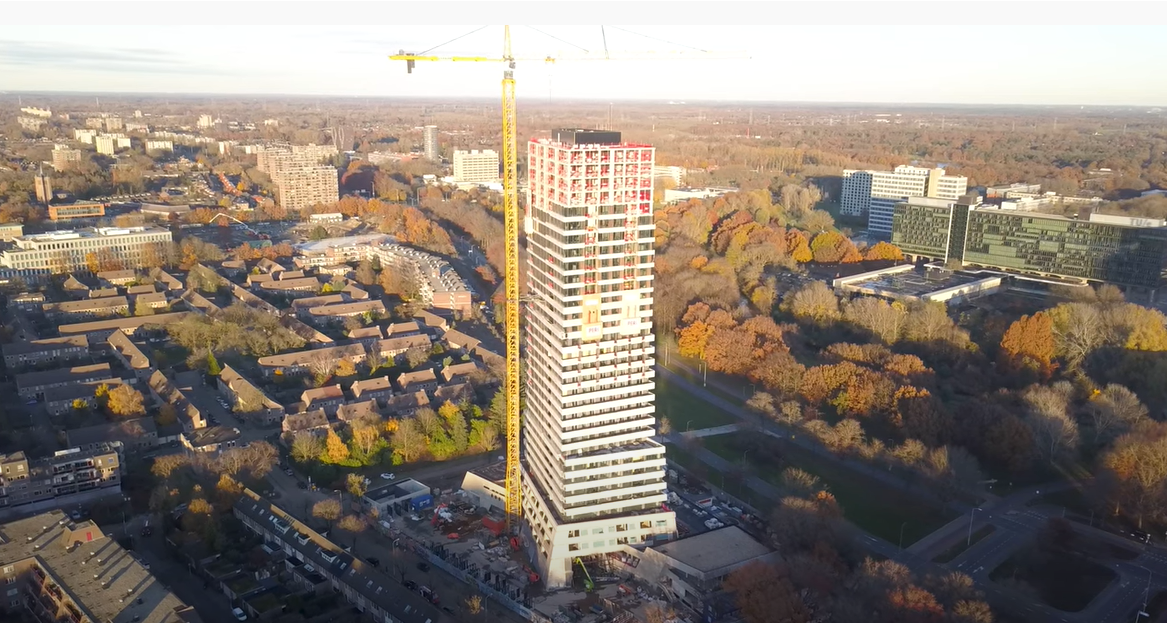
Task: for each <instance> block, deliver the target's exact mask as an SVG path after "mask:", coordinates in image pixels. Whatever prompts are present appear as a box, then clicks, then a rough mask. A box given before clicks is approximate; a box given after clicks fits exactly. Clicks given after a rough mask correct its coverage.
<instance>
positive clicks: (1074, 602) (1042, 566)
mask: <svg viewBox="0 0 1167 623" xmlns="http://www.w3.org/2000/svg"><path fill="white" fill-rule="evenodd" d="M1114 578H1115V574H1114V571H1112V570H1110V569H1109V568H1107V567H1106V566H1104V565H1100V564H1098V563H1096V562H1093V561H1090V560H1087V559H1086V558H1084V557H1082V556H1080V555H1077V554H1072V553H1069V552H1065V551H1051V552H1046V553H1045V554H1043V555H1042V556H1041V557H1036V556H1034V555H1033V554H1032V552H1029V551H1027V550H1024V549H1023V550H1021V551H1019V552H1017V553H1015V554H1013V555H1012V556H1010V557H1009V559H1008V560H1006V561H1005V562H1003V563H1001V564H1000V566H998V567H997V568H996V569H993V572H992V573H990V574H989V579H991V580H993V581H994V582H998V583H1000V582H1002V581H1005V583H1006V584H1008V583H1009V582H1011V581H1019V582H1024V583H1025V584H1027V585H1029V586H1030V587H1032V589H1033V590H1034V591H1036V593H1037V596H1038V597H1040V598H1041V600H1042V601H1043V602H1045V603H1046V604H1047V605H1048V606H1050V607H1051V608H1056V609H1058V610H1061V611H1062V612H1078V611H1080V610H1082V609H1083V608H1085V607H1086V606H1088V605H1090V602H1091V601H1092V600H1093V599H1094V598H1095V597H1096V596H1098V594H1099V593H1101V592H1102V591H1103V590H1104V589H1105V588H1106V587H1107V585H1109V584H1110V583H1111V582H1112V581H1113V580H1114Z"/></svg>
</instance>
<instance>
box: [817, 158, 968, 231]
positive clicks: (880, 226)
mask: <svg viewBox="0 0 1167 623" xmlns="http://www.w3.org/2000/svg"><path fill="white" fill-rule="evenodd" d="M967 190H968V178H966V177H963V176H956V175H945V173H944V169H927V168H922V167H913V166H907V165H901V166H898V167H896V168H895V170H894V171H856V170H851V169H848V170H845V171H843V194H842V196H841V197H840V208H839V212H840V213H841V214H845V215H848V216H863V215H867V229H868V230H869V231H871V232H872V233H875V234H885V235H886V234H891V230H892V213H893V212H894V210H895V205H896V204H897V203H899V202H901V201H904V200H907V199H908V198H911V197H933V198H939V199H948V200H950V201H956V200H957V199H960V198H961V197H962V196H964V194H965V192H966V191H967Z"/></svg>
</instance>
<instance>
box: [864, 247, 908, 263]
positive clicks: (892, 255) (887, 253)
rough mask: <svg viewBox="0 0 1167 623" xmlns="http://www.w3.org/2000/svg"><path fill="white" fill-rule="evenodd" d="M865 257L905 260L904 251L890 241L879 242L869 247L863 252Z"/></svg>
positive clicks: (868, 259)
mask: <svg viewBox="0 0 1167 623" xmlns="http://www.w3.org/2000/svg"><path fill="white" fill-rule="evenodd" d="M863 259H865V260H867V261H873V260H890V261H894V262H902V261H903V260H904V253H903V251H900V248H899V247H897V246H895V245H894V244H891V243H890V242H877V243H875V244H874V245H872V246H871V247H869V248H868V249H867V251H866V252H865V253H864V254H863Z"/></svg>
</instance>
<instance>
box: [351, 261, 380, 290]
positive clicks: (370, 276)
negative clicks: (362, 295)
mask: <svg viewBox="0 0 1167 623" xmlns="http://www.w3.org/2000/svg"><path fill="white" fill-rule="evenodd" d="M353 277H354V278H355V279H356V280H357V283H359V284H361V285H363V286H371V285H373V284H374V283H377V273H376V272H374V271H373V263H372V262H371V261H369V260H361V261H360V263H358V264H357V269H356V271H355V273H354V274H353Z"/></svg>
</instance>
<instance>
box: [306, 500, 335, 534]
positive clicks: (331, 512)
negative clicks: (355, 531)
mask: <svg viewBox="0 0 1167 623" xmlns="http://www.w3.org/2000/svg"><path fill="white" fill-rule="evenodd" d="M341 510H342V509H341V506H340V500H338V499H336V498H325V499H323V500H320V501H319V502H317V503H315V504H313V505H312V516H313V517H315V518H317V519H323V520H324V521H326V522H328V525H329V526H330V527H331V526H332V522H334V521H336V520H337V519H338V518H339V517H340V513H341Z"/></svg>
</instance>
